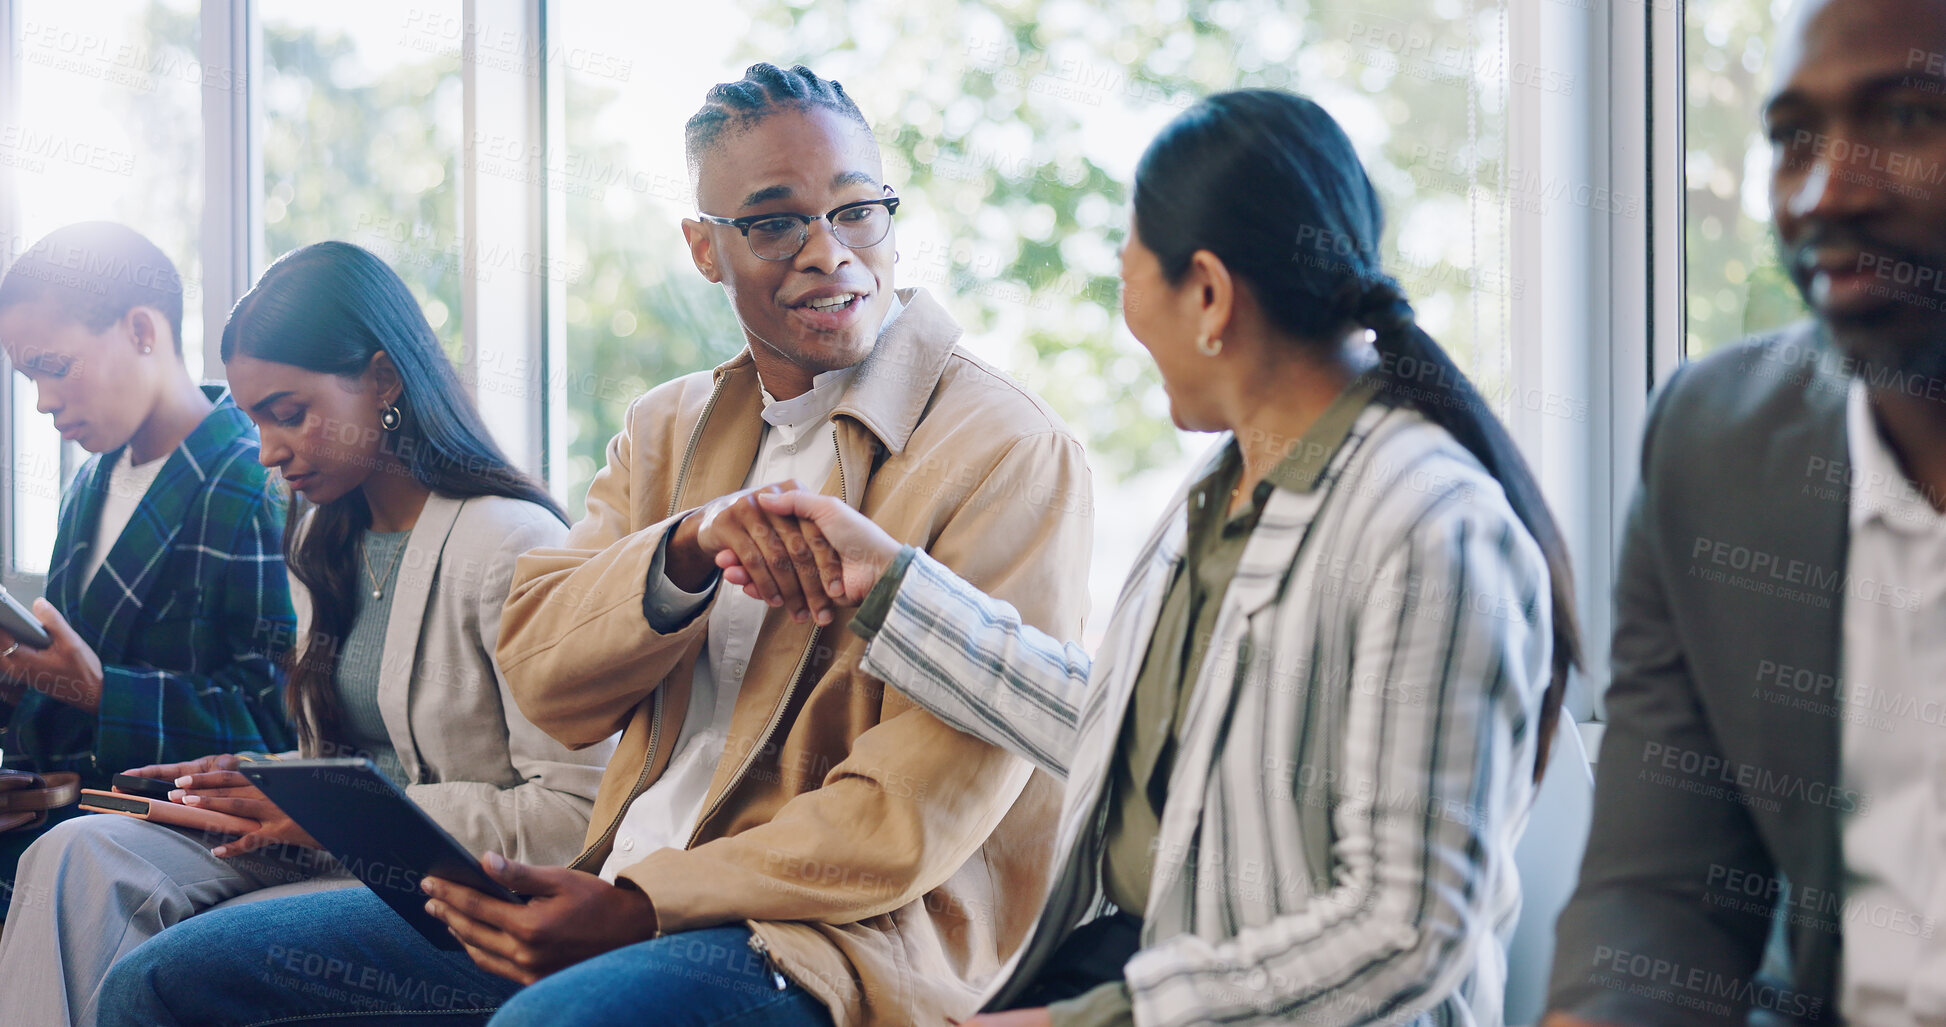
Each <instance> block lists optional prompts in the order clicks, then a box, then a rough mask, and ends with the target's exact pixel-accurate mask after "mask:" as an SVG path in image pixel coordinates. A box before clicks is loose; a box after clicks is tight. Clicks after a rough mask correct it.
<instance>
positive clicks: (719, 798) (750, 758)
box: [682, 431, 850, 849]
mask: <svg viewBox="0 0 1946 1027" xmlns="http://www.w3.org/2000/svg"><path fill="white" fill-rule="evenodd" d="M831 447H832V449H834V450H835V451H836V452H837V454H838V500H839V502H843V503H846V504H847V505H849V503H850V499H849V495H848V493H849V491H850V490H849V488H848V487H847V486H846V484H845V451H844V448H843V447H841V446H839V445H838V433H837V432H835V431H834V432H832V433H831ZM823 635H824V628H823V627H815V628H812V629H811V637H810V639H809V640H808V641H806V642H805V643H804V652H803V653H801V654H799V656H798V658H797V667H796V668H795V669H793V670H792V671H791V678H790V682H789V683H788V684H786V685H785V686H784V694H783V696H782V698H780V699H778V700H777V708H776V709H774V710H772V711H771V712H770V723H768V724H766V725H764V731H763V734H761V735H758V736H757V744H755V745H752V746H751V747H750V754H749V755H747V756H745V757H744V758H743V762H742V763H741V764H739V765H738V766H737V769H736V773H734V774H732V775H730V780H729V782H728V783H727V784H725V785H724V786H723V790H722V791H720V792H718V793H716V798H715V799H713V800H711V801H710V804H709V806H708V807H707V808H705V809H704V810H703V815H702V816H700V817H697V818H696V829H695V830H694V831H691V832H690V833H689V840H688V841H686V842H684V843H683V846H682V847H683V848H685V849H692V848H695V847H696V839H698V838H700V837H702V836H703V825H704V824H707V823H709V818H711V817H713V816H715V815H716V811H717V810H719V809H721V808H722V807H723V802H724V800H725V799H727V798H729V796H730V793H731V792H733V791H736V787H737V785H738V784H739V783H741V782H742V780H743V775H744V774H746V773H748V772H749V770H750V765H751V764H753V763H755V762H757V755H758V754H759V753H761V752H763V751H764V747H765V746H767V745H769V744H770V736H771V735H774V734H776V733H777V725H778V724H780V723H782V722H783V720H784V710H785V709H787V708H789V706H790V704H791V696H793V695H796V694H797V682H798V679H799V678H802V677H803V676H804V668H805V667H807V666H809V665H810V663H811V654H812V653H815V652H817V650H818V639H819V638H821V637H823Z"/></svg>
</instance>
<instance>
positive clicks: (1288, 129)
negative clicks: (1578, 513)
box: [1135, 89, 1581, 780]
mask: <svg viewBox="0 0 1946 1027" xmlns="http://www.w3.org/2000/svg"><path fill="white" fill-rule="evenodd" d="M1135 222H1136V231H1137V232H1138V233H1139V234H1140V235H1141V237H1142V241H1143V243H1144V244H1146V245H1147V246H1148V248H1149V249H1151V250H1152V251H1154V253H1155V255H1156V258H1157V260H1158V261H1159V262H1160V263H1161V265H1162V271H1163V274H1164V276H1165V277H1166V278H1168V280H1169V281H1171V282H1180V281H1181V280H1182V276H1183V274H1184V273H1185V272H1186V271H1187V270H1188V268H1189V263H1190V259H1191V257H1193V256H1194V255H1195V253H1196V252H1197V251H1198V250H1208V251H1210V252H1211V253H1214V254H1215V255H1216V256H1217V258H1218V259H1220V260H1222V262H1223V264H1224V266H1225V267H1227V268H1228V269H1229V271H1230V273H1231V274H1233V275H1235V276H1236V277H1238V278H1240V279H1241V280H1243V281H1245V282H1248V283H1249V284H1250V287H1251V293H1252V295H1253V296H1254V297H1255V298H1256V300H1257V302H1258V303H1259V304H1260V305H1261V306H1262V307H1263V309H1264V311H1265V312H1266V314H1267V315H1268V316H1269V317H1270V319H1271V320H1272V321H1273V323H1275V324H1276V325H1277V326H1278V327H1279V328H1280V329H1282V330H1283V331H1285V332H1287V333H1289V334H1290V335H1292V336H1294V337H1295V338H1298V339H1303V340H1325V339H1337V338H1342V337H1343V335H1344V333H1345V332H1346V331H1347V330H1349V329H1350V328H1351V327H1352V326H1354V325H1356V326H1361V327H1364V328H1369V329H1371V330H1372V331H1373V332H1374V333H1375V335H1376V337H1377V338H1376V347H1377V349H1378V352H1379V357H1380V362H1381V368H1382V372H1381V373H1382V374H1383V375H1384V378H1385V388H1386V391H1387V392H1389V393H1390V394H1392V395H1393V396H1394V397H1396V398H1397V399H1399V400H1400V401H1401V402H1404V403H1409V404H1411V405H1412V406H1414V407H1415V408H1417V409H1418V410H1419V411H1420V413H1422V414H1423V415H1424V416H1425V417H1426V419H1427V420H1430V421H1432V422H1433V423H1434V424H1437V425H1439V426H1440V427H1441V428H1444V429H1445V430H1446V431H1447V432H1448V433H1449V434H1451V435H1452V436H1453V438H1454V439H1456V440H1457V441H1458V442H1459V443H1460V444H1461V445H1462V446H1465V447H1466V449H1467V451H1468V452H1470V453H1472V454H1473V456H1474V457H1475V458H1477V459H1478V460H1479V461H1480V463H1481V464H1482V465H1483V466H1484V467H1485V468H1486V470H1487V473H1489V474H1491V475H1493V477H1494V478H1495V479H1496V480H1497V481H1498V482H1499V483H1500V487H1501V489H1502V490H1503V491H1504V492H1505V493H1506V496H1507V502H1508V505H1509V506H1511V507H1512V508H1513V511H1514V513H1515V515H1516V516H1518V517H1519V518H1520V521H1521V523H1522V524H1523V525H1524V526H1525V527H1526V528H1527V531H1528V533H1529V534H1531V535H1532V536H1533V537H1534V541H1535V542H1537V543H1538V544H1539V545H1540V549H1541V553H1542V554H1543V555H1544V556H1545V557H1546V559H1547V568H1548V578H1549V588H1550V592H1551V597H1552V600H1553V625H1554V666H1553V675H1552V679H1551V680H1550V682H1549V684H1548V688H1547V692H1546V694H1545V696H1544V697H1543V699H1542V706H1541V720H1540V724H1539V730H1540V736H1539V759H1538V760H1537V762H1536V765H1535V768H1534V776H1535V779H1536V780H1538V779H1539V778H1540V775H1541V773H1542V771H1543V770H1544V769H1545V768H1546V766H1547V754H1548V749H1549V745H1550V743H1551V742H1552V740H1553V737H1554V730H1555V725H1556V723H1557V722H1558V721H1559V719H1560V711H1561V702H1562V699H1563V698H1564V697H1565V695H1566V693H1567V681H1568V672H1569V671H1570V670H1571V669H1572V668H1574V667H1577V666H1579V665H1580V663H1581V640H1580V631H1579V628H1578V623H1577V618H1576V616H1575V612H1574V577H1573V572H1572V570H1571V568H1570V567H1569V564H1568V554H1567V544H1566V542H1565V540H1564V539H1563V538H1562V536H1561V530H1560V528H1559V527H1558V526H1557V525H1556V524H1555V523H1554V517H1553V514H1552V513H1550V512H1549V511H1548V508H1547V502H1546V500H1545V499H1543V498H1542V496H1541V489H1540V485H1539V483H1538V482H1536V481H1535V480H1534V476H1533V473H1532V472H1531V471H1530V470H1529V469H1528V467H1527V462H1526V460H1524V459H1523V458H1522V457H1521V455H1520V450H1519V449H1518V448H1517V447H1515V445H1514V441H1513V438H1512V437H1511V436H1510V435H1508V434H1507V429H1506V427H1505V426H1504V425H1502V424H1501V423H1500V420H1499V419H1498V418H1497V417H1495V416H1494V414H1493V411H1492V409H1491V408H1490V407H1489V406H1488V405H1487V403H1486V400H1485V399H1484V398H1482V397H1481V396H1480V393H1479V391H1478V390H1477V389H1475V388H1474V386H1473V383H1472V382H1471V381H1469V380H1467V377H1466V375H1465V373H1463V372H1462V371H1461V370H1460V369H1459V367H1458V366H1457V365H1456V364H1454V363H1453V360H1452V358H1451V357H1450V356H1448V355H1447V354H1446V351H1445V350H1444V349H1442V348H1441V347H1440V345H1439V343H1437V342H1435V341H1434V340H1433V338H1432V337H1431V336H1429V335H1427V334H1426V333H1425V332H1424V331H1422V330H1421V329H1420V328H1419V325H1418V323H1417V321H1416V320H1415V319H1414V315H1413V311H1412V304H1411V303H1409V302H1408V301H1407V300H1406V296H1405V291H1404V290H1403V289H1401V288H1400V287H1399V283H1398V282H1397V281H1395V280H1394V279H1393V278H1392V277H1391V276H1389V275H1387V274H1385V272H1384V271H1383V270H1382V269H1381V267H1380V260H1379V254H1378V245H1379V240H1380V238H1381V236H1382V235H1383V234H1384V224H1385V221H1384V211H1383V209H1382V208H1381V206H1380V204H1379V199H1378V192H1377V190H1375V189H1374V188H1373V187H1372V182H1371V179H1370V178H1369V177H1367V176H1366V174H1365V167H1364V165H1363V164H1362V163H1360V162H1359V160H1358V154H1357V152H1356V151H1355V150H1354V149H1353V148H1352V145H1351V140H1350V139H1349V138H1347V137H1346V135H1345V133H1344V130H1343V129H1341V128H1340V127H1339V126H1338V123H1337V122H1336V121H1334V120H1332V118H1331V115H1329V114H1327V113H1325V111H1324V109H1323V108H1321V107H1319V106H1318V105H1317V104H1315V103H1313V102H1311V101H1310V100H1307V99H1304V98H1303V97H1299V96H1294V95H1292V94H1290V93H1285V92H1280V91H1277V90H1269V89H1245V90H1237V91H1233V92H1227V93H1218V94H1216V95H1214V96H1211V97H1209V98H1208V99H1206V100H1204V101H1202V102H1201V103H1199V104H1197V105H1196V106H1194V107H1192V108H1190V109H1189V110H1187V111H1184V112H1183V113H1182V114H1181V115H1179V116H1178V117H1177V118H1176V119H1175V120H1174V121H1173V122H1171V123H1170V124H1169V125H1168V126H1167V127H1166V128H1164V129H1163V130H1162V134H1161V135H1159V136H1157V137H1156V140H1155V141H1154V142H1153V143H1151V144H1149V148H1148V150H1147V151H1146V152H1145V153H1143V155H1142V160H1141V163H1140V164H1139V165H1138V166H1137V168H1136V171H1135Z"/></svg>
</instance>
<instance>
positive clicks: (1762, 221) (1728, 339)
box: [1683, 0, 1804, 357]
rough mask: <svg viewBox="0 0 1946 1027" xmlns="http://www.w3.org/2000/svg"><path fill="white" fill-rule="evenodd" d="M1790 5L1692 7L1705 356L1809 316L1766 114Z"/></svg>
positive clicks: (1698, 339) (1694, 163) (1751, 2)
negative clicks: (1776, 216)
mask: <svg viewBox="0 0 1946 1027" xmlns="http://www.w3.org/2000/svg"><path fill="white" fill-rule="evenodd" d="M1784 13H1785V4H1784V3H1783V0H1769V2H1766V0H1688V2H1687V3H1686V4H1685V5H1684V11H1683V22H1684V26H1683V31H1684V36H1685V39H1684V42H1685V45H1686V50H1687V52H1686V57H1687V64H1688V79H1687V83H1686V90H1687V102H1688V105H1689V106H1688V109H1687V110H1686V111H1685V112H1684V115H1685V117H1686V125H1685V129H1686V131H1685V136H1686V140H1685V145H1684V182H1685V200H1686V203H1687V212H1686V213H1687V219H1686V224H1685V231H1684V243H1685V247H1686V250H1687V257H1688V260H1687V267H1686V269H1685V272H1686V278H1685V286H1684V294H1685V299H1686V301H1687V304H1688V328H1687V335H1686V339H1685V342H1686V348H1687V352H1688V355H1689V356H1691V357H1696V356H1701V355H1703V354H1705V353H1708V352H1710V351H1711V350H1713V349H1716V348H1717V347H1720V346H1725V345H1729V344H1731V343H1734V342H1736V341H1737V340H1739V339H1742V338H1744V337H1746V336H1749V335H1752V334H1755V333H1758V332H1763V331H1767V330H1769V329H1771V328H1775V327H1778V326H1779V325H1783V324H1788V323H1789V322H1791V321H1794V320H1797V319H1799V318H1801V317H1803V316H1804V304H1803V301H1802V300H1801V299H1800V298H1799V297H1798V294H1797V290H1796V289H1795V288H1793V287H1792V285H1791V283H1790V280H1789V278H1787V277H1786V276H1785V274H1784V270H1783V268H1782V267H1780V266H1779V265H1778V262H1777V244H1776V236H1775V235H1774V234H1773V233H1772V231H1771V228H1770V215H1769V174H1770V145H1769V143H1768V142H1767V141H1766V140H1765V139H1764V137H1763V131H1762V128H1761V127H1760V124H1759V121H1758V115H1757V112H1758V108H1759V107H1761V106H1762V103H1763V91H1764V90H1765V89H1766V88H1768V85H1769V83H1768V80H1767V79H1766V76H1765V71H1766V66H1767V63H1768V61H1767V55H1768V54H1769V52H1770V36H1771V31H1772V26H1773V25H1774V24H1776V23H1777V21H1778V20H1779V19H1780V18H1781V17H1782V16H1783V14H1784Z"/></svg>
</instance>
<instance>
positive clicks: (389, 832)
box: [237, 759, 526, 950]
mask: <svg viewBox="0 0 1946 1027" xmlns="http://www.w3.org/2000/svg"><path fill="white" fill-rule="evenodd" d="M237 770H238V772H240V773H242V774H243V776H244V777H246V778H249V779H250V782H251V783H252V784H254V785H256V786H257V787H258V788H261V789H263V791H264V794H265V795H267V796H269V797H270V801H272V802H274V803H276V804H277V807H278V808H279V809H281V810H283V811H284V812H285V813H286V814H289V816H290V818H291V819H292V820H295V821H297V825H298V826H299V827H302V828H303V829H304V830H305V831H307V832H309V833H310V835H311V837H313V838H315V839H317V841H318V844H319V845H322V846H324V848H325V851H327V852H329V853H331V855H332V856H334V857H336V858H337V860H338V862H339V863H340V864H342V865H343V866H344V868H345V870H346V871H348V872H349V873H350V874H351V875H352V876H353V877H356V878H358V879H359V880H360V881H363V882H364V883H365V887H367V888H370V889H371V890H372V892H373V893H374V894H376V895H377V896H378V897H379V898H381V899H384V900H385V904H386V905H388V906H391V907H392V911H393V912H395V913H397V914H399V915H400V916H402V917H404V918H405V921H406V922H407V923H409V924H411V925H412V926H413V927H414V928H415V929H416V930H418V932H419V933H420V934H422V935H424V936H425V938H426V940H427V941H429V942H432V943H433V944H434V945H437V946H439V947H440V948H442V949H450V950H457V949H459V948H460V943H459V939H457V938H455V937H453V934H452V932H451V931H448V930H447V929H446V925H445V924H443V923H440V922H439V921H438V920H437V919H436V918H434V917H433V916H432V915H431V914H429V913H427V912H426V893H425V892H422V891H420V890H419V881H420V879H422V878H426V877H440V878H444V879H446V880H448V881H452V882H454V883H456V884H463V885H466V886H467V887H468V888H473V889H475V890H477V891H481V892H484V893H486V894H488V895H491V896H493V897H494V898H496V899H501V900H504V901H507V902H524V901H526V900H525V899H524V898H522V897H520V896H518V895H515V894H514V893H513V892H511V891H508V890H507V889H506V887H505V886H504V885H502V884H500V882H498V881H495V880H494V879H493V878H491V877H488V876H487V875H486V871H484V870H482V869H480V861H479V859H478V858H477V857H475V856H474V855H473V854H472V853H470V852H468V851H466V847H465V846H463V845H461V844H460V843H459V842H458V841H455V840H454V838H453V836H452V835H450V834H447V833H446V829H445V828H443V827H440V826H439V824H438V823H437V822H435V821H434V820H433V819H432V818H431V817H429V816H427V815H426V811H425V810H422V809H420V808H419V806H418V805H417V804H416V803H414V802H413V801H412V800H411V799H409V798H407V797H406V794H405V792H404V791H403V790H401V789H400V788H399V786H398V785H395V784H393V783H392V782H391V781H390V780H389V779H387V778H386V776H385V775H384V774H381V773H379V772H378V768H377V767H374V766H373V765H372V762H371V761H370V760H366V759H330V760H273V761H262V762H256V763H245V764H243V765H242V766H239V767H238V768H237Z"/></svg>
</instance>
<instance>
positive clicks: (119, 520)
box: [81, 449, 174, 589]
mask: <svg viewBox="0 0 1946 1027" xmlns="http://www.w3.org/2000/svg"><path fill="white" fill-rule="evenodd" d="M171 452H174V451H173V450H171ZM168 462H169V454H168V453H164V454H162V455H161V456H159V457H156V458H155V459H153V460H150V461H149V462H148V463H146V464H138V463H136V462H135V453H134V451H133V450H128V449H124V450H122V452H121V455H120V456H117V457H116V458H115V466H114V467H112V468H110V469H109V471H108V491H107V492H106V493H104V494H103V495H102V497H101V518H100V520H99V521H97V522H96V525H95V545H94V548H93V549H90V550H88V564H87V566H86V567H85V568H83V569H82V572H81V587H82V588H83V589H86V588H87V587H88V586H89V585H90V584H92V583H93V582H94V580H95V574H96V573H97V572H99V571H100V570H101V565H102V564H104V563H106V562H108V551H109V550H111V549H113V548H115V543H116V542H117V541H119V540H120V539H121V537H122V530H123V529H124V528H127V527H128V522H129V521H130V520H132V519H134V517H135V508H136V507H138V506H140V505H142V497H144V496H146V495H148V494H149V486H151V485H153V484H155V479H156V476H157V475H159V474H161V473H162V465H163V464H165V463H168Z"/></svg>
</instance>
